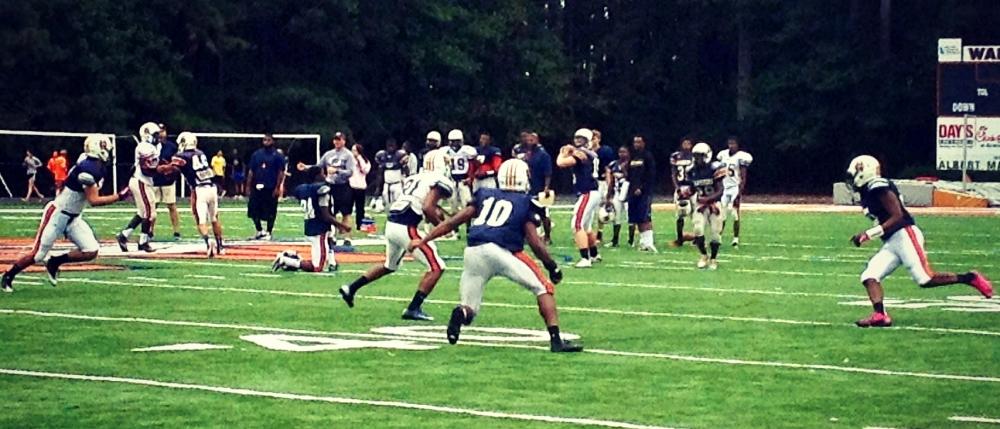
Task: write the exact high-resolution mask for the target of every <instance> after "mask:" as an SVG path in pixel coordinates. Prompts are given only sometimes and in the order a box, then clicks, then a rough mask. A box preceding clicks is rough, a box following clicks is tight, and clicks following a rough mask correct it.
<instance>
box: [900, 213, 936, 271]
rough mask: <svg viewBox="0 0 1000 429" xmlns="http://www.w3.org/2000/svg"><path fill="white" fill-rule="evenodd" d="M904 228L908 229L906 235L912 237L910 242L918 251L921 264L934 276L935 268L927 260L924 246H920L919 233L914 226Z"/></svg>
mask: <svg viewBox="0 0 1000 429" xmlns="http://www.w3.org/2000/svg"><path fill="white" fill-rule="evenodd" d="M903 229H905V230H906V235H907V236H909V237H910V244H913V250H916V251H917V257H918V258H920V266H921V267H923V268H924V272H926V273H927V275H928V276H930V277H934V270H932V269H931V264H930V262H928V261H927V254H926V253H924V248H923V247H922V246H920V242H919V241H917V233H916V232H913V226H908V227H906V228H903Z"/></svg>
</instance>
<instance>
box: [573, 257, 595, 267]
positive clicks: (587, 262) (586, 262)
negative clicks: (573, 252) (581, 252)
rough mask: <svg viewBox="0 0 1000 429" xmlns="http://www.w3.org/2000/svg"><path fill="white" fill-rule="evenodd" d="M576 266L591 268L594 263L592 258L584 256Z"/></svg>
mask: <svg viewBox="0 0 1000 429" xmlns="http://www.w3.org/2000/svg"><path fill="white" fill-rule="evenodd" d="M574 266H575V267H577V268H590V267H592V266H594V263H593V262H591V261H590V259H587V258H584V259H581V260H580V262H577V263H576V265H574Z"/></svg>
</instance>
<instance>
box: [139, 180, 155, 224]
mask: <svg viewBox="0 0 1000 429" xmlns="http://www.w3.org/2000/svg"><path fill="white" fill-rule="evenodd" d="M139 195H140V196H141V197H142V205H143V206H144V207H146V220H150V219H152V218H153V210H152V208H151V207H150V205H149V198H147V197H146V184H145V183H142V181H141V180H140V181H139Z"/></svg>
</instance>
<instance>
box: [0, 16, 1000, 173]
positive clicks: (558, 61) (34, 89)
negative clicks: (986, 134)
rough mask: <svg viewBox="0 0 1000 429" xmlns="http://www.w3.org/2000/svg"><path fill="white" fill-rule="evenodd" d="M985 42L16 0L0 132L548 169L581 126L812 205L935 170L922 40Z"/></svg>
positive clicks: (819, 26) (711, 19) (927, 21)
mask: <svg viewBox="0 0 1000 429" xmlns="http://www.w3.org/2000/svg"><path fill="white" fill-rule="evenodd" d="M996 22H1000V8H998V7H996V3H995V1H992V0H969V1H961V0H937V1H934V0H911V1H898V0H897V1H892V0H797V1H782V0H673V1H663V0H593V1H583V0H493V1H452V0H420V1H407V0H250V1H236V0H184V1H173V0H148V1H144V2H131V1H120V0H118V1H115V0H83V1H80V0H14V1H5V2H2V5H0V24H2V25H0V52H2V53H3V55H2V56H0V128H6V129H37V130H101V131H112V132H116V133H132V132H134V129H135V128H136V127H138V125H139V124H141V123H142V122H145V121H148V120H157V121H163V122H166V123H168V124H170V125H171V126H172V127H171V129H172V131H180V128H184V129H196V130H211V131H243V132H245V131H267V130H271V131H278V132H310V133H317V132H318V133H321V134H323V135H324V136H331V135H332V133H333V131H335V130H343V131H348V132H350V133H351V134H352V135H353V136H354V138H355V139H357V140H359V141H362V142H364V143H366V146H368V147H369V148H376V147H379V146H381V144H382V141H384V140H385V139H386V138H389V137H393V138H396V139H397V140H399V141H404V140H410V141H414V142H422V141H423V136H424V134H425V133H426V132H427V131H428V130H431V129H437V130H440V131H442V132H447V130H448V129H451V128H462V129H464V130H466V134H467V135H471V134H473V133H475V132H477V131H479V130H488V131H490V132H491V133H492V134H493V136H494V138H495V140H496V141H497V142H498V143H501V145H508V146H509V145H510V144H512V143H513V141H514V139H515V138H516V136H517V134H518V132H519V131H520V130H522V129H532V130H535V131H537V132H539V133H540V134H541V136H542V139H543V141H544V142H545V143H546V145H548V146H549V148H550V149H552V150H554V149H555V148H556V147H557V146H558V145H559V144H562V143H565V142H568V141H569V138H570V137H571V133H572V132H573V131H574V130H575V129H576V128H579V127H583V126H586V127H593V128H598V129H601V130H602V132H603V133H604V141H605V143H607V144H612V145H620V144H625V143H627V142H629V141H631V137H632V136H633V135H635V134H642V135H644V136H645V137H646V139H647V141H649V142H650V147H651V148H652V149H653V151H654V153H655V154H656V156H657V157H658V159H661V160H663V161H665V160H666V158H667V155H668V154H669V153H670V152H671V151H673V150H674V149H675V147H676V145H677V143H678V141H679V140H680V138H681V137H682V136H685V135H693V136H696V137H697V138H699V139H703V140H705V141H707V142H709V143H711V144H713V146H714V147H716V148H717V150H718V149H721V147H722V141H723V139H724V138H725V137H726V136H727V135H730V134H735V135H739V136H741V137H742V139H743V141H744V146H746V147H747V148H748V149H749V150H750V151H751V152H752V153H754V154H755V158H756V160H757V162H756V164H755V165H754V173H753V179H752V180H753V182H752V183H750V188H751V192H789V191H811V192H824V193H825V192H828V191H829V184H830V182H831V181H833V180H839V179H840V176H841V170H842V169H843V165H842V164H843V163H844V161H845V160H847V159H849V157H850V156H851V155H853V154H857V153H861V152H867V153H872V154H875V155H876V156H878V157H880V158H882V159H883V161H884V162H885V163H886V169H887V170H888V171H887V172H888V173H889V174H890V175H896V176H899V175H913V174H917V173H926V172H933V168H934V166H933V160H934V117H935V77H936V61H937V60H936V47H937V39H938V38H939V37H962V38H964V39H966V40H967V43H981V44H990V43H1000V30H998V29H997V27H996V26H995V25H993V24H992V23H996ZM2 147H3V148H2V149H0V150H3V151H5V155H7V157H8V159H12V157H13V159H20V155H21V153H20V150H22V149H16V150H15V149H11V148H12V147H13V146H11V145H3V146H2ZM664 164H665V162H664Z"/></svg>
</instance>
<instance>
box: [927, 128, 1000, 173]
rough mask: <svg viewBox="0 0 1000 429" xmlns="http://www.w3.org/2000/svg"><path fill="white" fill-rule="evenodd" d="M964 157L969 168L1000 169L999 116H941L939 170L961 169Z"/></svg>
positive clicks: (938, 133)
mask: <svg viewBox="0 0 1000 429" xmlns="http://www.w3.org/2000/svg"><path fill="white" fill-rule="evenodd" d="M963 144H966V145H967V146H968V147H967V148H966V151H965V153H964V154H963V151H962V145H963ZM963 159H967V160H968V161H967V165H966V167H967V168H966V169H967V170H969V171H1000V118H983V117H977V118H969V120H968V124H963V118H951V117H940V118H938V120H937V169H938V170H961V169H962V160H963Z"/></svg>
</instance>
